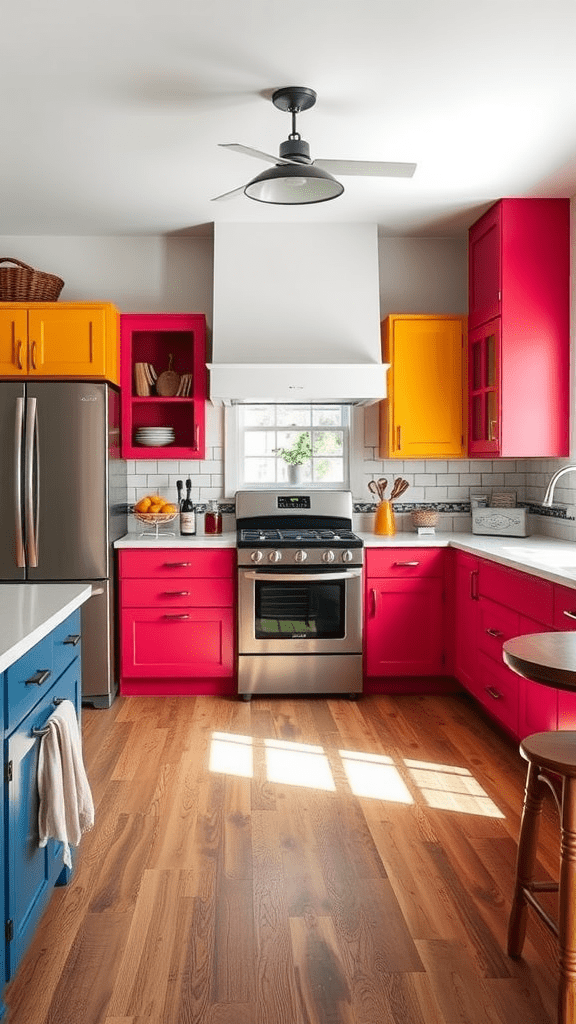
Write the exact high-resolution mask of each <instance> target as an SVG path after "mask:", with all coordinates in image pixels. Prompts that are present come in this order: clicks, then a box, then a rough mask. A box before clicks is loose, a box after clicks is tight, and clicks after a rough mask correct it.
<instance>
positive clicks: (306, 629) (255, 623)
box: [236, 490, 364, 700]
mask: <svg viewBox="0 0 576 1024" xmlns="http://www.w3.org/2000/svg"><path fill="white" fill-rule="evenodd" d="M236 525H237V531H238V535H237V546H238V615H239V620H238V627H239V628H238V650H239V655H238V661H239V669H238V690H239V693H241V694H242V695H243V696H244V698H245V699H246V700H249V699H250V696H251V695H252V694H253V693H294V694H296V693H348V694H349V695H351V696H353V695H357V694H358V693H360V692H361V690H362V563H363V554H364V552H363V545H362V540H361V538H360V537H358V536H357V535H356V534H355V533H354V532H353V531H352V494H351V493H350V491H309V492H307V491H304V490H302V491H293V490H290V491H239V492H238V493H237V495H236Z"/></svg>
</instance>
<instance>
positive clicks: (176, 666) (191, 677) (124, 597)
mask: <svg viewBox="0 0 576 1024" xmlns="http://www.w3.org/2000/svg"><path fill="white" fill-rule="evenodd" d="M119 555H120V560H119V561H120V602H121V611H120V616H121V643H120V657H121V670H120V676H121V681H120V692H121V693H122V694H124V695H144V694H147V695H150V696H152V695H154V696H167V695H174V694H189V695H192V694H213V693H217V694H232V693H235V692H236V679H235V663H234V620H235V615H234V603H235V600H234V569H235V552H234V551H232V550H228V549H182V548H164V549H155V550H150V549H146V550H140V549H130V550H122V551H120V553H119Z"/></svg>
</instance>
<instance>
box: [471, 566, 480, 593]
mask: <svg viewBox="0 0 576 1024" xmlns="http://www.w3.org/2000/svg"><path fill="white" fill-rule="evenodd" d="M470 597H471V599H472V601H477V600H478V569H472V572H471V573H470Z"/></svg>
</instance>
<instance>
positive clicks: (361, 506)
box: [354, 501, 576, 522]
mask: <svg viewBox="0 0 576 1024" xmlns="http://www.w3.org/2000/svg"><path fill="white" fill-rule="evenodd" d="M377 504H378V503H377V502H375V501H373V502H370V501H355V502H354V512H375V511H376V506H377ZM518 505H519V507H520V508H526V509H527V510H528V512H529V513H530V514H531V515H534V516H546V517H547V518H548V519H565V520H567V521H569V522H574V521H575V520H576V517H575V516H569V515H568V510H567V509H566V508H565V507H560V506H559V505H552V506H551V507H550V508H543V507H542V505H538V504H533V503H532V502H529V501H519V502H518ZM394 508H395V510H396V512H398V513H400V512H414V511H416V510H418V511H419V510H423V511H424V510H427V509H431V510H433V511H436V512H444V513H445V514H448V515H470V512H471V508H470V502H469V501H428V502H427V501H412V502H411V501H404V502H402V501H395V502H394Z"/></svg>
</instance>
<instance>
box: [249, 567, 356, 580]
mask: <svg viewBox="0 0 576 1024" xmlns="http://www.w3.org/2000/svg"><path fill="white" fill-rule="evenodd" d="M243 575H244V578H245V579H247V580H262V581H263V582H267V583H270V582H272V581H275V580H286V581H287V582H288V583H326V582H329V581H331V580H352V579H358V577H359V576H361V575H362V569H348V570H347V571H346V572H318V573H309V574H308V573H300V572H291V573H284V572H269V573H263V572H245V573H244V574H243Z"/></svg>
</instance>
